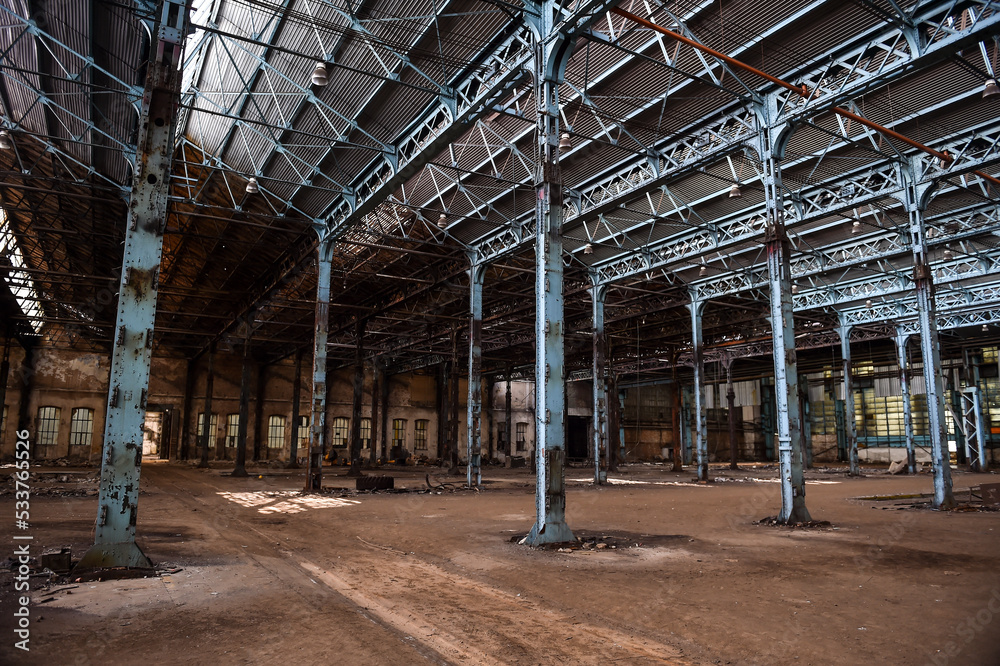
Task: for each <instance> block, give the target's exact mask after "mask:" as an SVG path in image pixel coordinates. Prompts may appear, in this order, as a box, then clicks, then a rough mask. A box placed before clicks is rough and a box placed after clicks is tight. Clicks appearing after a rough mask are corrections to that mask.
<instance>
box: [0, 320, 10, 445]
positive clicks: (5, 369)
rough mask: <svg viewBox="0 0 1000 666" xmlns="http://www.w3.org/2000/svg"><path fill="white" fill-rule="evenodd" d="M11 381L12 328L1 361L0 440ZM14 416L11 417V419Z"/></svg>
mask: <svg viewBox="0 0 1000 666" xmlns="http://www.w3.org/2000/svg"><path fill="white" fill-rule="evenodd" d="M9 379H10V328H9V327H8V329H7V331H6V332H5V333H4V337H3V358H2V360H0V438H2V437H3V432H4V427H5V426H6V425H7V423H6V422H5V421H4V420H3V408H4V405H6V404H7V381H8V380H9ZM11 416H13V414H11V415H9V416H8V417H7V418H8V419H9V418H10V417H11Z"/></svg>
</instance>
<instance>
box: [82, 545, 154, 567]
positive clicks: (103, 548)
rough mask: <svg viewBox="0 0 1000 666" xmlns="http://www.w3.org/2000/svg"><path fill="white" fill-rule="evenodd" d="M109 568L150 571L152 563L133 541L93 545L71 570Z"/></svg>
mask: <svg viewBox="0 0 1000 666" xmlns="http://www.w3.org/2000/svg"><path fill="white" fill-rule="evenodd" d="M110 567H128V568H130V569H152V568H153V563H152V561H150V559H149V558H148V557H146V555H145V554H144V553H143V552H142V550H140V548H139V546H137V545H136V544H135V542H134V541H128V542H126V543H95V544H94V545H93V546H91V547H90V549H89V550H88V551H87V552H86V553H85V554H84V556H83V557H82V558H81V559H80V561H79V562H78V563H77V565H76V566H75V567H74V568H73V573H76V572H78V571H83V570H86V569H107V568H110Z"/></svg>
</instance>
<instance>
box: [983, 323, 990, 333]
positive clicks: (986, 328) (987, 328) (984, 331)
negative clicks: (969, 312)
mask: <svg viewBox="0 0 1000 666" xmlns="http://www.w3.org/2000/svg"><path fill="white" fill-rule="evenodd" d="M989 330H990V327H989V326H987V325H986V324H983V333H986V332H987V331H989Z"/></svg>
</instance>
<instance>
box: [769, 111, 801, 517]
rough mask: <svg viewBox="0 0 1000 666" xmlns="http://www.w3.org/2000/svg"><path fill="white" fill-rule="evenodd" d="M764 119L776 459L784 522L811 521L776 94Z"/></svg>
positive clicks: (780, 515) (781, 514) (781, 515)
mask: <svg viewBox="0 0 1000 666" xmlns="http://www.w3.org/2000/svg"><path fill="white" fill-rule="evenodd" d="M759 112H760V113H759V116H758V121H759V122H761V131H760V155H761V161H762V164H763V168H764V177H763V184H764V198H765V201H766V204H767V231H766V238H765V241H766V243H767V275H768V281H769V283H770V294H771V299H770V305H771V335H772V340H773V342H772V346H773V348H774V388H775V402H776V407H777V410H776V411H777V426H778V428H777V430H778V462H779V467H780V475H781V512H780V514H779V515H778V520H779V521H780V522H783V523H794V522H803V521H808V520H810V516H809V511H808V510H807V509H806V502H805V493H806V486H805V480H804V478H803V476H802V429H801V422H800V419H799V407H798V404H799V386H798V383H799V373H798V360H797V358H796V355H795V327H794V321H793V319H792V286H791V268H790V263H789V259H790V257H789V255H790V252H791V249H790V247H789V243H788V235H787V234H786V232H785V210H784V199H783V196H782V190H781V187H782V186H781V169H780V167H779V164H778V160H779V159H780V157H781V155H780V147H779V146H778V145H776V143H777V141H778V139H779V133H780V131H781V129H782V128H781V127H771V126H770V121H771V119H773V118H776V117H777V98H776V97H774V96H773V95H772V96H769V97H768V98H767V100H766V101H765V104H764V106H762V107H761V108H759Z"/></svg>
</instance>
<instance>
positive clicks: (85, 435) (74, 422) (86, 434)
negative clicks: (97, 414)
mask: <svg viewBox="0 0 1000 666" xmlns="http://www.w3.org/2000/svg"><path fill="white" fill-rule="evenodd" d="M81 412H83V413H84V414H85V415H86V417H87V418H86V419H78V418H77V415H78V414H80V413H81ZM81 423H86V424H87V429H86V431H83V430H78V429H77V426H78V425H80V424H81ZM81 439H85V440H86V441H79V440H81ZM93 442H94V410H93V409H91V408H90V407H74V408H73V411H72V413H71V415H70V420H69V445H70V446H71V447H72V446H85V447H87V448H88V449H89V448H90V447H91V445H92V444H93Z"/></svg>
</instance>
